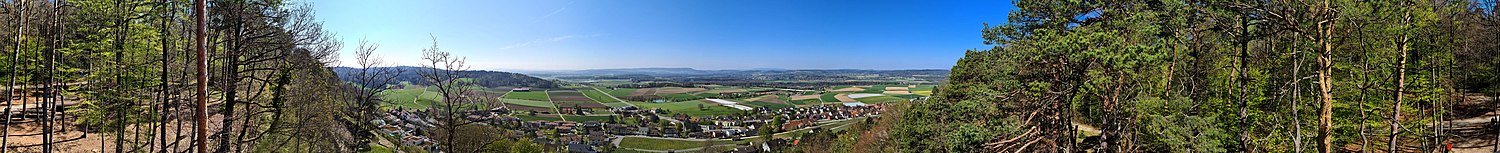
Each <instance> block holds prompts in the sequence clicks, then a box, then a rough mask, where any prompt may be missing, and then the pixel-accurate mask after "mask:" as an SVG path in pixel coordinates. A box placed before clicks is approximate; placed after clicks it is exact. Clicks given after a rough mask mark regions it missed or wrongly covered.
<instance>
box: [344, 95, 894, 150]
mask: <svg viewBox="0 0 1500 153" xmlns="http://www.w3.org/2000/svg"><path fill="white" fill-rule="evenodd" d="M881 109H883V106H881V105H819V106H807V107H790V108H782V109H775V110H771V109H756V110H755V113H752V114H751V115H721V116H698V117H693V116H686V115H678V116H670V117H663V116H658V115H657V114H662V113H665V111H663V110H660V109H640V108H637V107H633V106H625V107H620V108H616V109H611V111H612V112H613V113H614V114H615V115H616V116H614V118H611V119H610V120H608V121H582V122H575V121H543V120H535V121H522V120H521V119H520V118H517V117H514V116H509V115H506V114H510V113H511V112H510V111H509V110H507V109H505V108H495V109H491V110H487V111H474V112H468V113H467V114H466V116H465V117H466V119H468V120H470V121H476V122H483V123H486V124H490V125H497V126H505V127H507V128H509V129H513V130H515V131H516V132H518V133H516V134H519V135H513V136H519V137H522V138H529V139H532V141H533V142H536V143H538V144H542V145H543V146H544V147H547V148H567V150H568V151H569V152H595V149H594V148H599V147H604V146H609V145H613V144H612V143H611V140H613V139H614V138H615V137H617V136H627V135H639V136H650V137H671V138H700V139H738V138H743V137H749V136H755V135H757V134H758V133H757V132H756V130H757V129H759V128H763V127H765V126H771V127H778V128H781V129H783V130H795V129H801V128H806V127H810V126H814V125H815V124H816V123H817V122H819V121H828V120H840V119H849V118H856V117H863V116H871V115H878V114H879V112H880V110H881ZM776 117H780V118H782V119H783V120H784V121H785V122H784V123H783V124H781V125H767V124H769V123H770V122H771V120H773V118H776ZM623 120H635V121H639V122H633V124H624V123H630V122H624V121H623ZM373 122H375V123H376V124H377V125H380V127H381V129H383V130H384V132H385V133H386V134H388V135H391V136H397V137H401V138H402V144H404V145H410V146H419V147H424V148H431V147H432V146H434V145H435V142H434V141H432V140H430V139H428V138H426V137H425V136H422V135H421V134H420V133H423V132H421V131H422V130H423V129H429V128H432V127H434V126H433V124H432V123H435V122H434V121H430V120H428V119H426V118H425V117H424V116H422V115H421V113H420V112H419V111H416V112H414V111H408V110H405V109H397V110H392V111H390V112H388V113H386V115H384V117H383V118H382V119H381V120H375V121H373ZM772 144H776V143H772ZM786 144H788V143H781V144H779V145H786ZM746 147H752V148H739V149H737V150H745V149H750V150H757V149H760V148H761V147H764V146H746ZM767 149H768V148H767Z"/></svg>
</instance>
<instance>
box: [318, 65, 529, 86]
mask: <svg viewBox="0 0 1500 153" xmlns="http://www.w3.org/2000/svg"><path fill="white" fill-rule="evenodd" d="M389 68H395V69H396V70H399V71H401V72H402V73H400V74H401V75H398V76H396V77H395V80H393V81H391V83H392V84H395V83H401V82H411V83H413V84H419V85H431V84H432V83H431V81H427V79H422V76H421V75H419V74H417V73H416V72H417V71H419V70H423V69H431V68H422V67H410V66H398V67H389ZM359 70H360V69H359V68H350V67H334V68H333V71H334V72H337V73H338V74H339V79H340V80H354V77H355V76H354V75H358V72H359ZM459 74H460V75H462V76H464V77H465V78H472V79H474V81H475V82H474V84H476V85H479V86H484V87H531V88H557V87H558V86H557V83H554V82H552V81H549V80H546V79H541V78H536V77H532V76H528V75H525V74H520V73H510V72H500V71H485V70H468V71H459Z"/></svg>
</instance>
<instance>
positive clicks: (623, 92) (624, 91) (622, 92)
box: [609, 88, 637, 97]
mask: <svg viewBox="0 0 1500 153" xmlns="http://www.w3.org/2000/svg"><path fill="white" fill-rule="evenodd" d="M635 90H637V89H631V88H615V90H613V91H609V95H611V96H615V97H625V96H630V93H633V92H635Z"/></svg>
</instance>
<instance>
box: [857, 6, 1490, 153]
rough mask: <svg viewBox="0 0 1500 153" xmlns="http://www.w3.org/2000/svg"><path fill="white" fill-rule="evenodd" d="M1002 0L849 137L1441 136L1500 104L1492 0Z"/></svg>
mask: <svg viewBox="0 0 1500 153" xmlns="http://www.w3.org/2000/svg"><path fill="white" fill-rule="evenodd" d="M1014 3H1015V5H1016V6H1017V7H1018V8H1017V10H1015V11H1013V12H1011V13H1010V14H1009V18H1008V21H1007V22H1005V23H1000V24H992V25H991V24H987V25H986V27H985V28H984V29H983V31H982V34H983V35H982V36H983V37H982V38H984V39H983V40H984V41H983V43H984V44H990V45H992V46H994V47H993V48H988V49H982V50H971V51H969V52H967V53H966V54H965V57H964V58H963V59H961V60H959V61H958V63H957V66H954V67H953V69H952V71H953V74H952V75H951V76H950V79H949V82H948V84H946V85H945V86H943V87H941V88H940V89H939V91H937V94H936V96H935V97H934V98H932V99H931V100H928V101H918V102H915V103H913V104H911V105H910V106H908V108H906V109H904V110H901V111H899V112H898V113H899V114H900V115H896V116H885V117H886V118H898V119H890V120H891V121H886V122H885V123H893V124H894V125H890V126H891V127H880V128H876V129H885V131H880V130H874V131H872V132H867V134H871V133H873V134H876V135H882V134H884V136H888V138H887V139H879V140H869V139H862V140H860V143H859V144H866V143H865V141H873V142H879V143H873V144H870V145H875V146H879V145H882V144H881V143H885V144H883V145H884V147H854V148H855V149H872V148H874V149H889V150H885V151H894V150H900V151H901V152H974V151H978V150H985V151H984V152H990V151H1003V152H1078V151H1086V150H1092V151H1097V152H1313V151H1317V152H1387V151H1389V152H1441V151H1445V150H1446V149H1447V147H1453V148H1455V149H1462V148H1464V147H1471V146H1491V145H1493V144H1489V143H1492V142H1493V141H1492V140H1490V141H1482V143H1480V144H1474V143H1472V142H1469V141H1465V140H1472V139H1478V138H1493V137H1495V136H1496V135H1495V134H1496V133H1495V132H1493V131H1492V130H1488V128H1492V127H1490V126H1489V125H1483V124H1479V125H1472V124H1460V123H1455V122H1449V121H1454V120H1459V119H1467V118H1475V117H1479V119H1480V120H1485V121H1488V120H1490V119H1489V117H1480V115H1482V114H1486V113H1488V112H1492V111H1494V110H1495V108H1496V107H1494V106H1492V105H1494V104H1495V103H1494V101H1492V100H1490V99H1491V98H1493V97H1494V94H1495V93H1496V92H1497V84H1496V83H1500V82H1497V81H1500V80H1497V77H1496V74H1500V71H1496V70H1497V68H1500V61H1497V59H1496V57H1497V56H1496V55H1500V48H1497V47H1500V46H1497V44H1500V41H1497V40H1500V29H1497V28H1500V27H1496V26H1500V24H1497V23H1500V18H1497V17H1500V16H1496V15H1497V13H1500V12H1497V11H1496V9H1495V8H1496V6H1497V4H1496V2H1495V1H1488V0H1483V1H1468V0H1460V1H1444V0H1437V1H1430V0H1429V1H1423V0H1416V1H1408V0H1379V1H1351V0H1324V1H1280V0H1273V1H1199V0H1147V1H1053V0H1016V1H1014ZM1483 101H1488V103H1480V102H1483ZM851 136H859V135H858V134H851ZM1450 145H1452V146H1450ZM1485 151H1489V150H1488V149H1486V150H1485ZM856 152H857V151H856ZM875 152H884V151H875Z"/></svg>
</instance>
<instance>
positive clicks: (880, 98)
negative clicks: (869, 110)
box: [854, 96, 906, 103]
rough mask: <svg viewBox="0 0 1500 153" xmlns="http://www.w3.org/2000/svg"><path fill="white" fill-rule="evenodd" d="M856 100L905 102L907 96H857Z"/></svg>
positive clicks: (866, 101)
mask: <svg viewBox="0 0 1500 153" xmlns="http://www.w3.org/2000/svg"><path fill="white" fill-rule="evenodd" d="M854 100H858V101H859V102H865V103H891V102H905V101H906V99H905V98H900V97H891V96H874V97H864V98H855V99H854Z"/></svg>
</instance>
